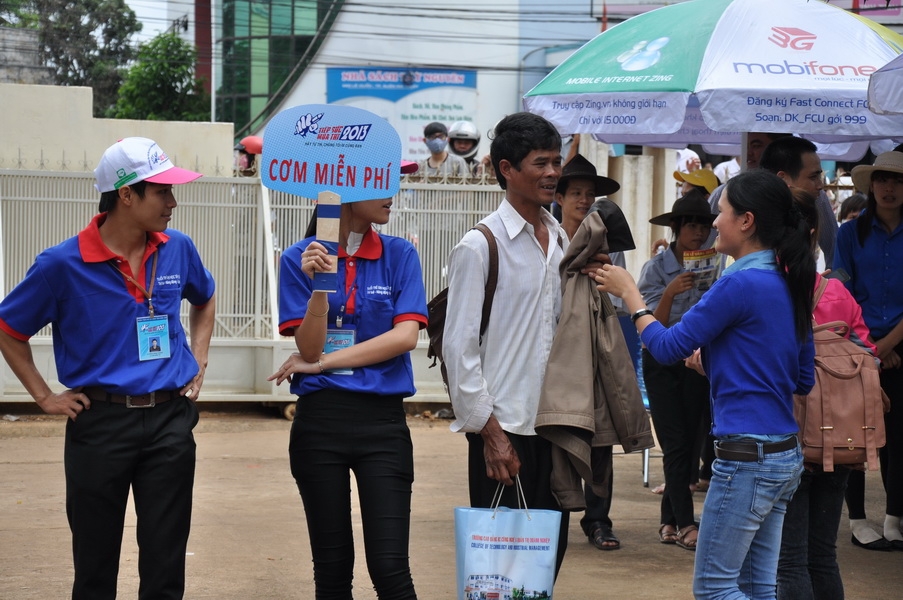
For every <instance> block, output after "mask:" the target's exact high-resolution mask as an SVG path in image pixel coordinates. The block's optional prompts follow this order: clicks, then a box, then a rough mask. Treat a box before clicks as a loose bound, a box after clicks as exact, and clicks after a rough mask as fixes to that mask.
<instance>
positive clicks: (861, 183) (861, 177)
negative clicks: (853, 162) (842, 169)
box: [850, 151, 903, 194]
mask: <svg viewBox="0 0 903 600" xmlns="http://www.w3.org/2000/svg"><path fill="white" fill-rule="evenodd" d="M875 171H887V172H888V173H900V174H901V175H903V152H893V151H891V152H882V153H881V154H879V155H878V157H877V158H875V164H873V165H859V166H856V167H853V170H852V171H851V173H850V174H851V175H852V177H853V185H854V186H856V189H857V190H859V191H860V192H862V193H864V194H867V193H868V191H869V185H871V183H872V173H874V172H875Z"/></svg>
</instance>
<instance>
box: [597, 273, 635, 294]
mask: <svg viewBox="0 0 903 600" xmlns="http://www.w3.org/2000/svg"><path fill="white" fill-rule="evenodd" d="M591 276H592V277H593V278H594V279H595V280H596V284H597V285H596V287H597V288H599V291H600V292H605V293H607V294H612V295H613V296H617V297H618V298H623V297H624V296H626V295H627V294H629V293H631V292H637V294H639V291H638V290H637V287H636V283H635V282H634V281H633V277H631V276H630V273H628V272H627V270H626V269H622V268H621V267H615V266H612V265H603V266H602V268H600V269H596V272H595V274H592V275H591Z"/></svg>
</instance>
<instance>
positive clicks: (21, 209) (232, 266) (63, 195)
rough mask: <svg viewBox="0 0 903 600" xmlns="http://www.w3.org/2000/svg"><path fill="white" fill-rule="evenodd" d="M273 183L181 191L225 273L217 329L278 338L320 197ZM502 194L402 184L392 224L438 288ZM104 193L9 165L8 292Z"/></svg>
mask: <svg viewBox="0 0 903 600" xmlns="http://www.w3.org/2000/svg"><path fill="white" fill-rule="evenodd" d="M267 192H268V191H267V190H262V189H261V186H260V181H259V179H256V178H253V179H252V178H231V177H230V178H217V177H204V178H203V179H200V180H198V181H197V182H195V183H192V184H191V185H186V186H180V187H179V189H178V190H177V191H176V200H177V201H178V203H179V206H178V208H176V210H175V212H174V214H173V221H172V224H171V225H172V227H174V228H175V229H178V230H180V231H183V232H185V233H186V234H188V235H189V236H191V238H192V239H193V240H194V242H195V244H196V245H197V246H198V250H199V251H200V253H201V257H202V259H203V260H204V263H205V264H206V265H207V268H208V269H209V270H210V271H211V273H212V274H213V276H214V278H215V279H216V284H217V292H216V294H217V320H216V328H215V330H214V337H215V338H223V339H233V340H240V339H275V338H276V333H275V331H274V323H276V321H277V319H278V315H275V314H273V310H274V308H275V303H274V302H272V297H271V296H272V291H273V290H275V289H276V280H275V278H276V277H278V261H279V255H280V252H281V250H282V249H284V248H287V247H288V246H290V245H292V244H294V243H295V242H296V241H298V240H299V239H301V238H302V237H303V235H304V231H305V229H306V228H307V224H308V221H309V220H310V217H311V214H312V210H313V203H312V201H310V200H308V199H305V198H299V197H297V196H293V195H290V194H284V193H279V192H269V193H267ZM502 194H503V192H502V191H501V190H500V189H499V187H498V185H497V184H494V183H491V182H490V183H483V184H480V183H473V184H461V183H427V182H418V181H413V182H411V181H405V182H403V183H402V186H401V191H400V192H399V193H398V195H397V196H396V197H395V198H394V204H393V215H392V218H391V220H390V222H389V224H388V225H387V226H385V227H384V228H383V231H384V232H385V233H388V234H390V235H397V236H400V237H404V238H407V239H409V240H411V241H412V242H413V243H414V244H415V245H416V246H417V249H418V251H419V253H420V257H421V263H422V266H423V276H424V283H425V285H426V290H427V295H428V297H432V295H434V294H435V293H436V292H438V291H439V290H440V289H442V287H444V285H445V282H444V275H445V263H446V260H447V258H448V253H449V252H450V251H451V249H452V247H453V246H454V244H455V243H457V241H458V240H459V239H460V238H461V236H462V235H464V233H465V232H466V231H467V229H469V228H470V227H472V226H473V225H474V224H475V223H476V222H477V221H479V220H480V219H481V218H482V217H483V216H485V215H486V214H488V213H490V212H491V211H492V210H494V209H495V207H496V206H498V203H499V202H500V200H501V198H502ZM98 199H99V194H98V193H97V191H96V190H95V189H94V178H93V175H92V174H91V173H72V172H66V173H63V172H48V171H2V170H0V221H2V229H0V233H2V244H0V252H2V261H0V265H2V269H3V272H2V277H0V284H2V286H3V287H2V290H0V292H2V293H3V294H4V295H5V293H6V292H7V291H8V290H10V289H12V288H13V287H14V286H15V285H16V284H17V283H18V282H19V281H21V279H22V278H23V277H24V275H25V272H26V271H27V270H28V268H29V267H30V266H31V264H32V262H33V261H34V257H35V256H36V255H37V254H38V253H39V252H41V251H42V250H43V249H45V248H47V247H49V246H52V245H54V244H57V243H59V242H61V241H63V240H64V239H66V238H68V237H71V236H73V235H75V234H77V233H78V232H79V231H80V230H81V229H82V228H83V227H84V226H85V225H86V224H87V222H88V221H89V220H90V219H91V217H92V216H93V215H94V214H96V213H97V203H98ZM267 206H268V209H267ZM268 227H269V234H268V231H267V228H268ZM271 267H272V268H271ZM186 310H187V309H186ZM186 314H187V313H186ZM186 314H183V319H184V318H185V317H186ZM42 335H49V330H48V331H44V332H42Z"/></svg>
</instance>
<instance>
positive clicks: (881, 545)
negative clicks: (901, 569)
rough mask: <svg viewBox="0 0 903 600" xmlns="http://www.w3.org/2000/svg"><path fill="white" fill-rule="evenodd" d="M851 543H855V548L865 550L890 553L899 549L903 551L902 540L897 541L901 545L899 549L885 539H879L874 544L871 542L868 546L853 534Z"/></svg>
mask: <svg viewBox="0 0 903 600" xmlns="http://www.w3.org/2000/svg"><path fill="white" fill-rule="evenodd" d="M850 541H852V542H853V545H854V546H859V547H860V548H865V549H866V550H878V551H879V552H890V551H891V550H894V549H898V550H903V542H901V541H900V540H896V541H897V543H899V544H900V547H899V548H897V547H896V546H894V545H893V542H889V541H887V540H886V539H884V538H878V539H877V540H875V541H873V542H869V543H868V544H863V543H862V542H860V541H859V540H857V539H856V534H855V533H854V534H852V535H851V536H850Z"/></svg>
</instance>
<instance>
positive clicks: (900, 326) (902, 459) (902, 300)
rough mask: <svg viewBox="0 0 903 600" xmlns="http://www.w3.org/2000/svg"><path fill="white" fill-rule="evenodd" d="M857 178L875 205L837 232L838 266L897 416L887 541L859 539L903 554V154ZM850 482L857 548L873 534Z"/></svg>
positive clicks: (887, 464)
mask: <svg viewBox="0 0 903 600" xmlns="http://www.w3.org/2000/svg"><path fill="white" fill-rule="evenodd" d="M852 174H853V185H855V186H856V189H857V190H859V191H862V192H868V203H867V204H866V208H865V211H864V212H863V213H862V214H860V215H859V217H857V218H856V219H854V220H852V221H849V222H847V223H844V224H843V225H842V226H841V227H840V229H839V230H838V232H837V246H836V250H835V254H834V268H835V269H844V270H845V271H846V272H847V273H849V275H850V280H849V281H847V282H846V286H847V288H848V289H849V290H850V292H851V293H852V294H853V297H854V298H855V299H856V302H858V303H859V305H860V306H861V307H862V318H863V319H864V320H865V324H866V325H868V328H869V331H870V332H871V334H872V339H873V341H874V342H875V346H876V347H877V349H878V356H879V357H880V358H881V388H882V389H883V390H884V391H885V393H887V396H888V397H889V398H890V412H888V413H887V414H886V415H885V416H884V422H885V428H886V430H887V444H886V445H885V446H884V447H883V448H881V449H880V450H879V458H880V459H881V478H882V480H883V481H884V490H885V493H886V494H887V500H886V507H885V516H884V539H885V540H887V542H886V543H885V542H881V540H874V541H871V542H870V540H869V539H868V538H866V539H864V540H858V541H859V544H858V545H860V546H864V547H866V548H869V547H879V548H881V549H883V548H882V547H884V546H887V545H889V546H890V547H891V548H894V549H897V550H903V534H901V533H900V518H901V516H903V369H901V366H903V364H901V357H903V267H901V262H900V257H903V152H884V153H883V154H880V155H878V157H877V158H876V159H875V164H874V165H859V166H857V167H854V168H853V172H852ZM850 484H851V485H850V488H851V491H853V490H855V492H854V493H850V492H848V494H847V502H848V503H849V508H850V519H851V526H852V528H853V541H854V543H856V541H857V538H858V537H860V536H862V535H868V533H870V532H868V531H866V529H867V524H866V522H865V510H864V503H863V501H862V497H863V494H864V478H863V476H862V475H860V474H859V473H856V472H855V471H854V472H853V473H851V476H850ZM857 505H858V506H857ZM854 521H858V523H854ZM857 528H858V529H859V531H857ZM875 542H878V543H880V546H877V545H876V544H875Z"/></svg>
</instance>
